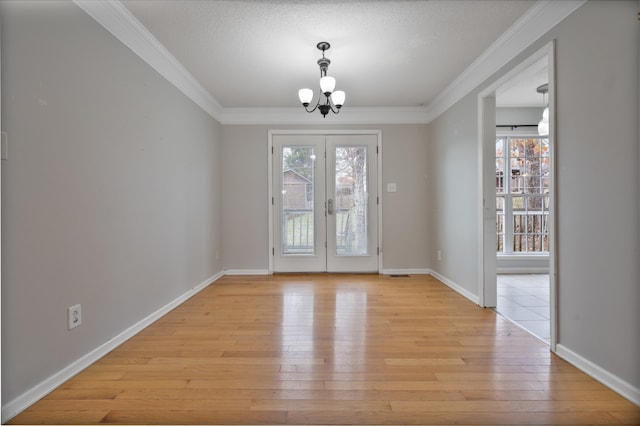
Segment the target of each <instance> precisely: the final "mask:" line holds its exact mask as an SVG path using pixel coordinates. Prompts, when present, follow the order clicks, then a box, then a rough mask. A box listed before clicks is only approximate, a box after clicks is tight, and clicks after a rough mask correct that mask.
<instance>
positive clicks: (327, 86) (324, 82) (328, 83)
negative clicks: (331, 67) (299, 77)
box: [320, 76, 336, 96]
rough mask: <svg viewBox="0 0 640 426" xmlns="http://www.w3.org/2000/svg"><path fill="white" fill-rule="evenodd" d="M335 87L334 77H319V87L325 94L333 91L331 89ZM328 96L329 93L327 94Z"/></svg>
mask: <svg viewBox="0 0 640 426" xmlns="http://www.w3.org/2000/svg"><path fill="white" fill-rule="evenodd" d="M335 88H336V79H335V78H333V77H329V76H324V77H322V78H321V79H320V89H321V90H322V93H324V94H325V95H327V93H329V94H330V93H331V92H333V89H335ZM327 96H329V95H327Z"/></svg>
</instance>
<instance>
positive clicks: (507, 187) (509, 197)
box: [495, 132, 551, 258]
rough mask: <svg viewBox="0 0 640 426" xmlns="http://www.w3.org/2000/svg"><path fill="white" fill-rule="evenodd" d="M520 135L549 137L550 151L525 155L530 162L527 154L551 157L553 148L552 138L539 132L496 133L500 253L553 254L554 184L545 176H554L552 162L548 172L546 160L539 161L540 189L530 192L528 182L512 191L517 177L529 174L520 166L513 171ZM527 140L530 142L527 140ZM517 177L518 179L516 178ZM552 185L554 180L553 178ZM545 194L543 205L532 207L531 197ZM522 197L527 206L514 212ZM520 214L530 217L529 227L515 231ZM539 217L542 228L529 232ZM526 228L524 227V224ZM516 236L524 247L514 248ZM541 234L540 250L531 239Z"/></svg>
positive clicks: (528, 219) (519, 178)
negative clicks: (514, 146)
mask: <svg viewBox="0 0 640 426" xmlns="http://www.w3.org/2000/svg"><path fill="white" fill-rule="evenodd" d="M517 139H524V140H526V139H537V140H539V141H540V142H539V143H540V144H542V143H544V141H545V140H546V145H547V151H546V152H547V154H546V155H542V152H540V153H539V155H538V156H534V157H526V156H525V157H522V158H523V160H524V161H525V162H526V159H527V158H539V159H542V158H547V159H550V152H549V138H548V137H543V136H540V135H538V134H537V133H529V132H510V133H507V132H499V133H498V132H497V133H496V142H495V144H496V145H495V146H496V150H495V151H496V157H495V158H496V178H495V179H496V181H495V182H496V192H495V195H496V254H497V255H498V256H501V257H509V256H514V257H518V258H524V257H527V256H533V257H540V256H548V255H549V226H548V221H549V207H550V204H549V203H550V191H549V189H550V187H549V186H547V187H546V191H545V186H544V183H543V182H544V178H545V176H546V177H548V178H550V172H551V170H550V168H549V165H550V162H549V160H547V171H546V173H545V172H544V169H543V168H542V163H543V162H542V161H540V162H539V164H541V166H540V167H541V169H540V173H539V177H540V182H539V184H538V188H539V191H540V192H534V193H528V192H526V186H525V185H523V186H522V190H521V191H519V192H512V186H513V184H514V182H515V180H518V181H519V182H520V181H521V180H522V179H523V176H526V174H521V172H522V168H520V169H517V170H518V173H516V174H513V171H514V170H516V169H514V168H513V162H512V159H514V158H517V157H513V156H512V155H511V154H512V140H517ZM500 140H502V141H503V144H502V155H500V156H499V155H498V144H499V142H500ZM525 143H526V142H525ZM500 159H502V165H501V166H502V169H501V170H500V169H499V168H498V165H499V161H500ZM514 179H515V180H514ZM549 185H550V182H549ZM499 189H502V192H498V190H499ZM536 197H541V198H542V209H535V210H533V209H532V210H530V209H529V205H530V202H529V200H530V199H532V198H536ZM517 198H521V199H522V204H523V210H522V211H518V213H515V214H514V208H513V206H514V199H517ZM500 200H502V206H501V208H500ZM516 216H520V221H521V222H522V220H523V219H524V218H526V221H525V227H524V230H523V231H522V232H514V222H515V218H516ZM535 217H540V219H541V220H542V221H543V222H541V223H540V227H541V230H540V231H539V232H536V231H535V229H534V230H532V232H529V228H530V227H529V226H528V224H529V221H530V220H535ZM521 229H522V228H521ZM516 236H520V237H519V239H520V244H521V246H520V247H522V244H524V249H521V250H519V251H516V250H514V247H515V246H514V242H515V240H516ZM532 237H533V238H534V245H536V244H535V238H536V237H538V238H539V246H540V248H539V249H537V250H536V248H535V247H533V250H532V249H531V248H530V247H529V239H530V238H532Z"/></svg>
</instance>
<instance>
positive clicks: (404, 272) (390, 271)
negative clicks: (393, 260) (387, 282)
mask: <svg viewBox="0 0 640 426" xmlns="http://www.w3.org/2000/svg"><path fill="white" fill-rule="evenodd" d="M412 274H413V275H430V274H431V269H383V270H382V275H412Z"/></svg>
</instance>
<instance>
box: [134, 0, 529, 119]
mask: <svg viewBox="0 0 640 426" xmlns="http://www.w3.org/2000/svg"><path fill="white" fill-rule="evenodd" d="M122 4H123V5H124V6H125V7H126V8H127V9H128V10H129V11H130V12H131V13H132V14H133V15H134V16H135V17H136V18H137V19H138V20H139V21H140V22H141V23H142V24H143V25H144V26H145V27H146V28H147V29H148V30H149V31H150V32H151V33H152V34H153V35H154V36H155V37H156V38H157V39H158V40H159V41H160V43H162V44H163V45H164V46H165V47H166V48H167V49H168V50H169V51H170V52H171V53H172V54H173V55H174V56H175V57H176V58H177V59H178V61H180V63H181V64H182V65H183V66H184V67H185V68H186V69H187V70H188V71H189V72H190V73H191V74H192V75H193V76H194V77H195V78H196V79H197V80H198V81H199V82H200V84H202V85H203V86H204V87H205V88H206V89H207V90H208V91H209V92H210V93H211V95H212V96H213V97H214V98H215V99H216V100H217V101H218V102H219V103H220V104H221V105H222V106H223V107H294V106H297V105H298V99H297V92H298V89H299V88H302V87H309V88H312V89H314V91H315V92H316V93H317V91H318V90H317V87H318V76H319V70H318V66H317V64H316V61H317V59H318V58H319V57H321V52H320V51H318V50H317V49H316V44H317V43H318V42H319V41H328V42H330V43H331V49H330V50H329V51H327V54H326V56H327V57H328V58H329V59H330V60H331V65H330V67H329V72H328V74H329V75H332V76H334V77H335V78H336V81H337V84H336V89H340V90H344V91H345V92H346V93H347V100H346V102H345V105H349V106H356V107H413V106H421V105H428V104H429V103H430V102H431V101H432V100H433V99H434V98H435V97H436V96H437V95H438V94H439V93H440V92H441V91H442V90H443V89H444V88H445V87H446V86H447V85H449V84H450V83H451V82H452V81H453V80H454V79H455V78H456V77H458V76H459V75H460V73H462V72H463V71H464V70H465V68H466V67H468V66H469V65H470V64H471V63H472V62H473V61H474V60H475V59H476V58H477V57H478V56H479V55H480V54H481V53H482V52H484V51H485V50H486V49H487V48H488V47H489V46H491V44H492V43H493V42H494V41H495V40H496V39H497V38H498V37H499V36H500V35H501V34H502V33H504V32H505V31H506V30H507V29H508V28H509V27H510V26H511V25H513V24H514V23H515V22H516V21H517V20H518V18H520V17H521V16H522V15H523V14H524V13H525V12H526V11H527V10H528V9H529V8H530V7H531V6H532V5H533V4H534V1H531V0H522V1H515V0H511V1H506V0H498V1H483V0H471V1H464V0H455V1H451V0H448V1H326V0H325V1H316V0H310V1H296V0H288V1H287V0H285V1H270V0H267V1H258V0H238V1H196V0H179V1H170V0H164V1H149V0H123V1H122Z"/></svg>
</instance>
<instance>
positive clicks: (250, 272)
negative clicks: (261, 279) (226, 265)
mask: <svg viewBox="0 0 640 426" xmlns="http://www.w3.org/2000/svg"><path fill="white" fill-rule="evenodd" d="M224 275H269V270H267V269H225V270H224Z"/></svg>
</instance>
